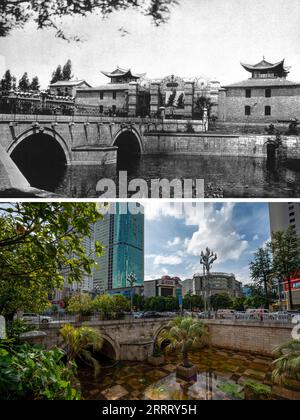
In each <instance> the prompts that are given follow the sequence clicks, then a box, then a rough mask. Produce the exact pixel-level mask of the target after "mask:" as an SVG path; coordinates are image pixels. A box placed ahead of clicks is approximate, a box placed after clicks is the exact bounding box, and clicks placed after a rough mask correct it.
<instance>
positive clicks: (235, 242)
mask: <svg viewBox="0 0 300 420" xmlns="http://www.w3.org/2000/svg"><path fill="white" fill-rule="evenodd" d="M234 206H235V204H234V203H224V205H223V206H222V207H221V208H220V209H218V210H216V209H215V208H214V206H213V204H209V205H206V206H205V212H204V217H201V218H199V219H198V230H197V231H196V232H195V233H194V234H193V235H192V238H191V239H189V240H187V241H185V244H186V250H187V253H188V254H191V255H197V256H198V255H200V252H201V251H202V250H205V248H206V247H207V246H208V247H209V248H210V249H212V250H213V251H214V252H216V253H217V254H218V260H217V261H216V264H218V263H224V262H226V261H228V260H235V261H236V260H238V259H239V258H240V257H241V256H242V254H243V253H244V251H245V250H246V249H247V248H248V241H246V240H245V239H244V238H245V236H244V235H240V234H238V233H237V232H235V230H234V223H233V220H232V214H233V209H234ZM198 216H199V215H198ZM186 220H187V222H188V223H189V222H190V221H191V219H190V216H189V215H187V218H186ZM195 221H196V220H194V222H195Z"/></svg>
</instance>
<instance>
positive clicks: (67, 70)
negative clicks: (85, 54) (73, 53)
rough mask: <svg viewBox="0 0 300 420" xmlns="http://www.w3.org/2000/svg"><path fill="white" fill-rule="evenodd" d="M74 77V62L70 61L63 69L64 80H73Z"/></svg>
mask: <svg viewBox="0 0 300 420" xmlns="http://www.w3.org/2000/svg"><path fill="white" fill-rule="evenodd" d="M72 77H73V76H72V62H71V60H68V61H67V62H66V64H65V65H64V66H63V69H62V80H71V79H72Z"/></svg>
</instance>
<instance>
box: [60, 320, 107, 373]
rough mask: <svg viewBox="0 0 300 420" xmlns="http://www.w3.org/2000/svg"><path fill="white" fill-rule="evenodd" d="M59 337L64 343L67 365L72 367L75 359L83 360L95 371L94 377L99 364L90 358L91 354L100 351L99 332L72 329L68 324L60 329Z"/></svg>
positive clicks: (91, 329)
mask: <svg viewBox="0 0 300 420" xmlns="http://www.w3.org/2000/svg"><path fill="white" fill-rule="evenodd" d="M60 335H61V336H62V338H63V341H64V347H65V349H64V350H65V352H66V356H67V363H68V364H69V365H72V364H74V363H75V360H76V359H80V360H83V361H84V362H85V363H86V364H88V365H89V366H92V367H93V368H94V371H95V376H97V375H98V373H99V370H100V365H99V362H98V361H97V360H96V359H95V358H94V357H93V356H92V352H94V351H97V350H100V349H101V347H102V344H103V339H102V337H101V333H100V331H98V330H96V329H95V328H90V327H86V326H82V327H79V328H74V327H73V326H72V325H70V324H66V325H64V326H63V327H62V328H61V329H60Z"/></svg>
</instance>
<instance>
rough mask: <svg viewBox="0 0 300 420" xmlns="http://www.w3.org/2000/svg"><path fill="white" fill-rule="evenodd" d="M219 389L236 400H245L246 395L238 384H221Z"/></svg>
mask: <svg viewBox="0 0 300 420" xmlns="http://www.w3.org/2000/svg"><path fill="white" fill-rule="evenodd" d="M218 389H219V390H220V391H222V392H224V394H226V395H228V396H230V397H232V398H235V399H243V398H244V394H243V391H242V389H241V387H240V385H238V384H233V383H229V382H226V383H223V384H219V385H218Z"/></svg>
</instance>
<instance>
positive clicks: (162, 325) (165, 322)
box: [153, 321, 168, 346]
mask: <svg viewBox="0 0 300 420" xmlns="http://www.w3.org/2000/svg"><path fill="white" fill-rule="evenodd" d="M167 325H168V321H164V322H163V324H160V325H159V326H158V328H156V329H155V330H154V331H153V345H154V346H155V344H156V342H157V339H158V336H159V334H160V333H161V332H162V331H163V330H165V329H166V327H167Z"/></svg>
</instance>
